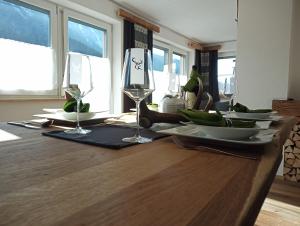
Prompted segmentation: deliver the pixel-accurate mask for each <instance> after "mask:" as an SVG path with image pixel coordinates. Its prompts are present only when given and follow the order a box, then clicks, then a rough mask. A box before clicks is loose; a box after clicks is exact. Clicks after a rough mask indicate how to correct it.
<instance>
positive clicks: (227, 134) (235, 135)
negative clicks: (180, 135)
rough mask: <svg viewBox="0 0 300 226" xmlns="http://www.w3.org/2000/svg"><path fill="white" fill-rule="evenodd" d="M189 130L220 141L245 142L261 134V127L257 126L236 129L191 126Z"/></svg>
mask: <svg viewBox="0 0 300 226" xmlns="http://www.w3.org/2000/svg"><path fill="white" fill-rule="evenodd" d="M188 130H190V131H191V132H192V133H194V132H195V131H196V132H199V133H204V134H205V135H208V136H210V137H214V138H218V139H229V140H243V139H248V138H249V137H251V136H254V135H256V134H257V133H258V132H259V130H260V127H258V126H255V127H254V128H236V127H218V126H204V125H197V124H189V125H188Z"/></svg>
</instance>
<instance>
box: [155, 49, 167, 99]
mask: <svg viewBox="0 0 300 226" xmlns="http://www.w3.org/2000/svg"><path fill="white" fill-rule="evenodd" d="M153 70H154V71H153V72H154V73H153V74H154V81H155V91H154V92H153V94H152V102H153V103H156V104H159V103H160V101H161V100H162V98H163V97H164V96H165V95H166V94H167V93H168V86H169V73H168V50H165V49H163V48H158V47H154V48H153Z"/></svg>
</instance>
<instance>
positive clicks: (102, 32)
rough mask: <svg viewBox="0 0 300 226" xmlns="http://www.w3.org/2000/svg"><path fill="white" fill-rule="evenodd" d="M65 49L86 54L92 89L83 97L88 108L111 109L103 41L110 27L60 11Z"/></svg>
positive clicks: (106, 54) (109, 85) (105, 46)
mask: <svg viewBox="0 0 300 226" xmlns="http://www.w3.org/2000/svg"><path fill="white" fill-rule="evenodd" d="M64 26H65V37H67V38H66V39H65V45H64V46H65V52H68V51H71V52H78V53H82V54H85V55H89V56H90V61H91V67H92V73H93V84H94V89H93V90H92V91H91V92H90V93H89V95H87V96H86V97H84V98H83V101H84V102H88V103H90V105H91V108H90V110H91V111H109V110H110V109H111V107H112V106H111V98H112V97H111V73H110V61H109V52H110V51H109V49H108V44H107V40H108V39H109V35H110V26H108V25H107V24H105V23H102V22H100V21H98V20H95V19H93V18H90V17H87V16H83V15H81V14H79V13H76V12H74V11H70V10H65V11H64Z"/></svg>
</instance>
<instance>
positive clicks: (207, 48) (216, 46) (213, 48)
mask: <svg viewBox="0 0 300 226" xmlns="http://www.w3.org/2000/svg"><path fill="white" fill-rule="evenodd" d="M221 47H222V46H221V45H213V46H203V50H208V51H209V50H219V49H221Z"/></svg>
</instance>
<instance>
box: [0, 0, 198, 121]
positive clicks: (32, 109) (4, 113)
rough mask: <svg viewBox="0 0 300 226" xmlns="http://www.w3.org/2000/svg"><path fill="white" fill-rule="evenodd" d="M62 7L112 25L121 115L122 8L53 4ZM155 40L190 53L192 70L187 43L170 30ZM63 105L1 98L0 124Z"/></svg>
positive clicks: (67, 0) (77, 1) (75, 1)
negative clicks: (119, 11)
mask: <svg viewBox="0 0 300 226" xmlns="http://www.w3.org/2000/svg"><path fill="white" fill-rule="evenodd" d="M50 1H52V2H54V3H57V4H59V5H61V6H65V7H68V8H70V9H73V10H75V11H80V12H83V13H85V14H87V15H89V16H92V17H95V18H98V19H101V20H103V21H105V22H107V23H110V24H112V32H113V40H112V48H113V49H112V58H113V66H112V73H113V87H112V89H113V92H114V96H115V98H114V109H113V111H114V112H115V113H118V112H121V106H122V99H121V91H120V87H121V84H120V83H121V67H122V63H121V62H122V51H123V28H122V19H121V18H119V17H118V16H117V15H116V12H117V10H118V9H119V7H118V6H117V5H116V4H114V3H113V2H111V1H109V0H101V1H98V0H85V1H82V0H50ZM154 37H155V38H157V39H159V40H163V41H165V42H170V43H171V44H173V45H175V46H177V47H179V48H184V49H186V50H187V51H189V54H190V55H189V68H191V65H192V64H193V63H194V51H193V50H190V49H188V48H187V43H188V41H189V40H188V39H187V38H185V37H183V36H181V35H180V34H178V33H175V32H173V31H171V30H169V29H168V28H165V27H161V33H160V34H155V36H154ZM62 104H63V101H62V100H40V101H36V100H34V101H33V100H22V101H3V100H1V98H0V121H8V120H23V119H30V118H31V115H33V114H36V113H37V112H38V111H39V112H40V109H42V108H59V107H61V106H62Z"/></svg>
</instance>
